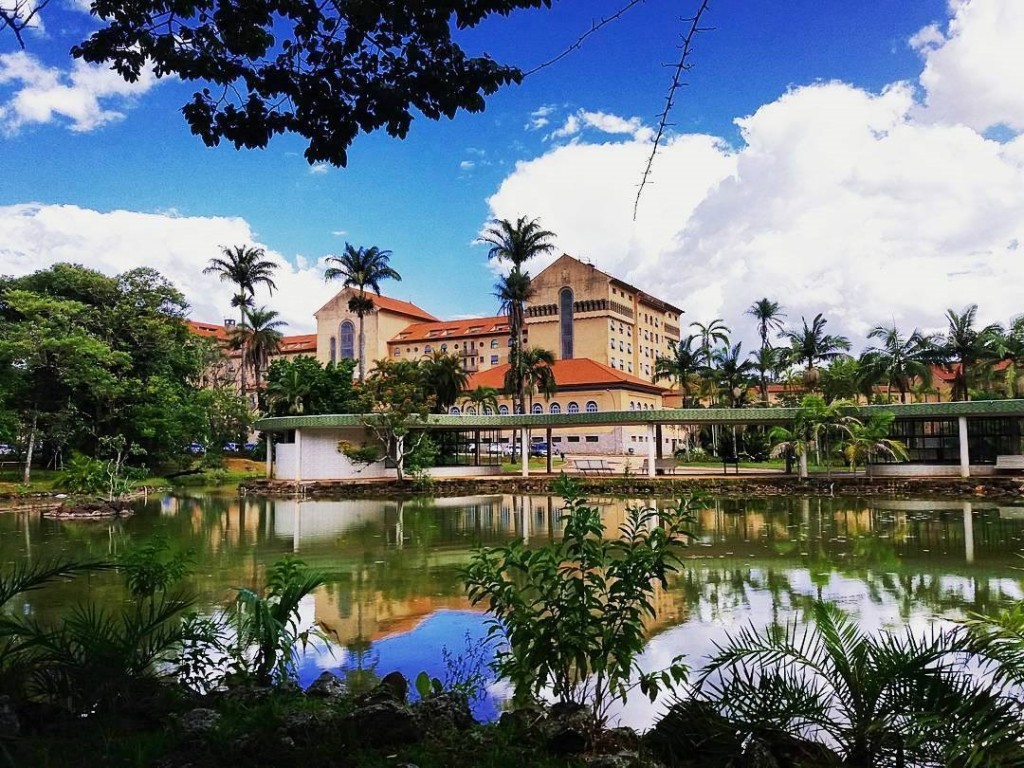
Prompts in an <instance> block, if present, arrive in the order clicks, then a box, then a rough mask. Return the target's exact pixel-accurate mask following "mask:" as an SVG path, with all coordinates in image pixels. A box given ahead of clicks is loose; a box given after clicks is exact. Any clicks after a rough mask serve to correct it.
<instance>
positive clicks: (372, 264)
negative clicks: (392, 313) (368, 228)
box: [324, 243, 402, 382]
mask: <svg viewBox="0 0 1024 768" xmlns="http://www.w3.org/2000/svg"><path fill="white" fill-rule="evenodd" d="M390 258H391V251H385V250H381V249H380V248H378V247H377V246H375V245H371V246H370V247H369V248H363V247H359V248H356V247H355V246H354V245H352V244H351V243H345V250H344V251H343V252H342V253H341V255H340V256H328V257H327V264H328V267H327V268H326V269H325V270H324V280H338V279H339V278H340V279H341V281H342V286H343V287H345V288H355V289H356V295H355V296H353V297H352V298H351V299H349V300H348V308H349V311H350V312H354V313H355V315H356V317H358V318H359V381H360V382H362V381H364V380H365V379H366V332H365V323H364V318H365V317H366V315H368V314H369V313H370V312H372V311H373V306H374V305H373V299H372V298H370V297H369V296H367V295H366V289H367V288H369V289H370V290H372V291H373V292H374V293H376V294H377V295H378V296H380V284H381V282H382V281H384V280H397V281H400V280H401V279H402V276H401V275H400V274H398V272H396V271H395V270H394V269H393V268H392V267H391V265H390V264H389V263H388V262H389V260H390Z"/></svg>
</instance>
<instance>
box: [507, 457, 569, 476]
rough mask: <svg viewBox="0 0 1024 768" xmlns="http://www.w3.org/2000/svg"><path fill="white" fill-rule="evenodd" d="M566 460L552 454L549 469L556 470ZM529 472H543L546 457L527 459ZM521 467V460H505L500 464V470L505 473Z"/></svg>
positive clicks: (545, 467) (545, 465) (545, 466)
mask: <svg viewBox="0 0 1024 768" xmlns="http://www.w3.org/2000/svg"><path fill="white" fill-rule="evenodd" d="M566 463H567V462H564V461H562V460H561V459H557V458H555V457H554V456H552V457H551V470H552V471H553V472H557V471H558V470H559V469H561V468H562V467H563V466H564V465H565V464H566ZM529 465H530V471H531V472H545V471H547V468H548V462H547V459H534V458H531V459H530V461H529ZM522 468H523V463H522V461H506V462H504V463H503V464H502V465H501V471H502V472H505V473H509V472H518V471H520V470H521V469H522Z"/></svg>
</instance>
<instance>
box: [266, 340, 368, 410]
mask: <svg viewBox="0 0 1024 768" xmlns="http://www.w3.org/2000/svg"><path fill="white" fill-rule="evenodd" d="M355 367H356V361H355V360H340V361H338V363H337V364H336V365H330V364H327V365H321V364H320V362H319V361H318V360H317V359H316V358H315V357H310V356H308V355H299V356H298V357H294V358H292V359H290V360H286V359H283V358H277V359H276V360H274V361H273V362H271V364H270V369H269V370H268V372H267V387H266V390H265V397H266V403H265V407H266V410H267V413H269V414H270V415H272V416H291V415H296V414H305V415H308V416H312V415H316V414H321V413H354V412H356V411H357V404H356V398H357V395H356V392H355V390H354V388H353V383H352V374H353V372H354V371H355Z"/></svg>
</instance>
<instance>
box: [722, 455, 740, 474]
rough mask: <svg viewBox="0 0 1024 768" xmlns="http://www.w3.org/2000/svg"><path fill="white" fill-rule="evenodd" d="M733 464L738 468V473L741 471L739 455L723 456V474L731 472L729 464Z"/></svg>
mask: <svg viewBox="0 0 1024 768" xmlns="http://www.w3.org/2000/svg"><path fill="white" fill-rule="evenodd" d="M730 464H732V465H733V467H734V468H735V470H736V474H737V475H738V474H739V473H740V457H739V456H723V457H722V474H723V475H728V474H729V465H730Z"/></svg>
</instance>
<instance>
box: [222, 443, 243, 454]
mask: <svg viewBox="0 0 1024 768" xmlns="http://www.w3.org/2000/svg"><path fill="white" fill-rule="evenodd" d="M222 450H223V451H224V452H225V453H238V451H239V450H241V445H240V444H239V443H224V448H223V449H222Z"/></svg>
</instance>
